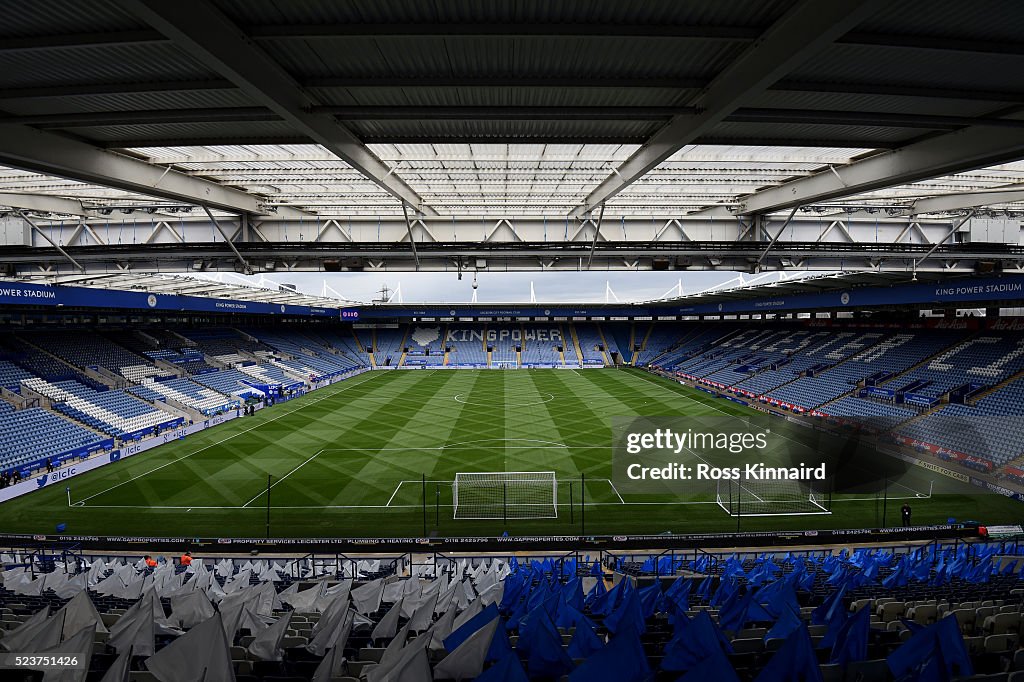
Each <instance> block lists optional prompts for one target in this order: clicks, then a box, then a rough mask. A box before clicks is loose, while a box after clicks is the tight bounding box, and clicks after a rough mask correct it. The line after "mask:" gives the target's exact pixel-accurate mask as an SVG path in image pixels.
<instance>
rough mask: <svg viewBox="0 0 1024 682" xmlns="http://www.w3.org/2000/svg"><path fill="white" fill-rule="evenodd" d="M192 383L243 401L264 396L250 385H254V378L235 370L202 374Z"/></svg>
mask: <svg viewBox="0 0 1024 682" xmlns="http://www.w3.org/2000/svg"><path fill="white" fill-rule="evenodd" d="M194 381H196V383H200V384H202V385H204V386H206V387H207V388H212V389H213V390H215V391H217V392H219V393H223V394H224V395H227V396H238V397H239V398H242V399H243V400H244V399H246V398H250V397H254V398H262V397H263V396H264V392H263V391H261V390H259V389H257V388H255V387H253V386H252V385H250V383H256V382H255V381H254V378H253V377H252V376H250V375H248V374H245V373H243V372H240V371H239V370H237V369H225V370H221V371H219V372H211V373H208V374H202V375H200V376H197V377H194ZM247 382H249V383H247Z"/></svg>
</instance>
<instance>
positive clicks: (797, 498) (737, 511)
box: [715, 480, 832, 517]
mask: <svg viewBox="0 0 1024 682" xmlns="http://www.w3.org/2000/svg"><path fill="white" fill-rule="evenodd" d="M821 483H822V486H824V485H825V482H824V481H822V482H821ZM715 502H717V503H718V506H719V507H721V508H722V510H723V511H725V513H726V514H728V515H729V516H733V517H736V516H814V515H824V514H831V513H832V509H831V507H832V498H831V495H830V494H829V493H828V492H827V491H826V490H825V489H824V487H821V488H815V487H814V486H813V485H811V484H809V483H808V482H804V481H784V480H765V481H760V480H759V481H750V480H747V481H721V480H720V481H718V489H717V491H716V493H715Z"/></svg>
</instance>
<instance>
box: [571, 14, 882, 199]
mask: <svg viewBox="0 0 1024 682" xmlns="http://www.w3.org/2000/svg"><path fill="white" fill-rule="evenodd" d="M878 4H879V2H878V0H837V1H836V2H828V3H821V2H815V1H814V0H800V2H798V3H797V4H796V5H794V6H793V8H792V9H790V10H789V11H788V12H787V13H786V14H785V15H784V16H783V17H782V18H780V19H779V20H778V21H777V22H775V24H773V25H772V26H771V28H769V29H768V30H767V31H766V32H765V33H764V35H762V36H761V37H760V38H759V39H758V40H757V41H755V42H754V43H753V44H751V45H750V46H749V47H748V48H747V49H746V50H745V51H744V52H743V53H742V54H741V55H740V56H739V57H738V58H737V59H736V60H735V61H734V62H733V63H732V64H730V65H729V66H728V67H726V68H725V69H724V70H723V71H722V72H721V73H720V74H718V76H717V77H715V79H714V80H713V81H712V82H711V83H710V85H708V87H707V88H706V89H705V90H704V91H703V92H702V93H701V96H700V97H699V98H698V99H697V101H696V102H689V104H695V105H697V106H699V107H700V108H701V111H702V113H700V114H698V115H697V116H686V117H679V116H677V117H674V118H673V119H672V121H671V122H669V123H668V124H667V125H666V126H665V127H663V128H662V129H661V130H659V131H658V132H657V133H655V134H654V136H653V137H652V138H651V139H650V140H648V142H647V144H646V145H644V146H643V147H642V148H641V149H639V150H638V151H637V152H636V153H635V154H633V156H631V157H630V158H629V159H627V160H626V161H625V162H624V163H623V164H622V165H621V166H620V167H619V168H618V169H617V170H616V172H615V173H614V174H613V175H611V176H609V177H608V178H607V179H606V180H605V181H604V182H602V183H601V184H600V185H598V186H597V187H596V188H595V189H594V190H593V191H592V192H591V193H590V194H589V195H587V197H586V199H584V201H583V205H581V206H579V207H577V208H576V209H575V210H574V211H573V212H572V215H573V216H576V217H580V216H582V215H584V214H585V213H587V212H588V211H590V210H592V209H593V208H594V207H595V206H599V205H601V204H603V203H604V202H605V201H607V200H608V199H611V198H612V197H614V196H615V195H617V194H618V193H619V192H621V191H622V190H623V189H625V188H626V187H628V186H629V185H630V184H632V183H633V182H635V181H636V180H637V179H638V178H640V177H642V176H643V175H644V174H646V173H647V172H648V171H649V170H651V169H652V168H654V167H655V166H657V165H658V164H660V163H661V162H662V161H664V160H665V159H667V158H668V157H670V156H672V155H673V154H675V153H676V152H677V151H679V150H680V149H681V148H682V147H684V146H685V145H687V144H690V143H691V142H693V141H694V140H696V139H697V138H698V137H700V136H701V135H705V134H707V133H708V132H709V131H710V130H711V129H712V128H713V127H714V126H715V125H716V124H718V123H719V122H720V121H721V120H722V119H724V118H725V117H726V116H728V115H729V114H731V113H732V112H733V111H735V110H736V109H737V108H738V107H739V106H740V104H741V103H742V101H743V99H744V98H749V97H750V96H751V95H753V94H757V93H759V92H762V91H763V90H765V89H766V88H768V87H769V86H771V85H772V84H774V83H775V82H777V81H778V80H780V79H781V78H782V77H783V76H785V75H786V74H787V73H789V72H790V71H791V70H792V69H793V68H794V67H796V66H798V65H799V64H801V63H803V62H805V61H806V60H807V59H808V58H809V57H810V56H811V55H813V54H815V53H816V52H818V51H819V50H820V49H821V48H822V47H824V46H826V45H828V44H830V43H832V41H834V40H836V39H837V38H839V37H840V36H842V35H843V34H845V33H847V32H848V31H849V30H850V29H851V28H853V27H855V26H856V25H857V24H858V23H860V22H861V20H862V19H863V18H864V17H866V16H867V15H868V14H869V13H870V12H871V10H872V9H873V8H874V7H875V6H876V5H878Z"/></svg>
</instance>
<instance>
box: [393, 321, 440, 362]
mask: <svg viewBox="0 0 1024 682" xmlns="http://www.w3.org/2000/svg"><path fill="white" fill-rule="evenodd" d="M446 332H447V325H444V324H416V325H410V327H409V335H408V337H407V338H406V341H405V348H408V352H406V354H405V360H404V361H403V362H404V364H405V365H406V366H410V367H412V366H423V367H438V366H441V365H443V364H444V362H445V350H444V349H445V347H446V346H445V334H446Z"/></svg>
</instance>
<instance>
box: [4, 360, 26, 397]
mask: <svg viewBox="0 0 1024 682" xmlns="http://www.w3.org/2000/svg"><path fill="white" fill-rule="evenodd" d="M33 376H34V375H33V374H32V372H29V371H28V370H26V369H23V368H21V367H19V366H18V365H15V364H14V363H12V362H8V361H7V360H0V386H3V387H4V388H6V389H7V390H9V391H13V390H17V388H18V385H19V384H20V383H21V381H22V380H23V379H31V378H32V377H33Z"/></svg>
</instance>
